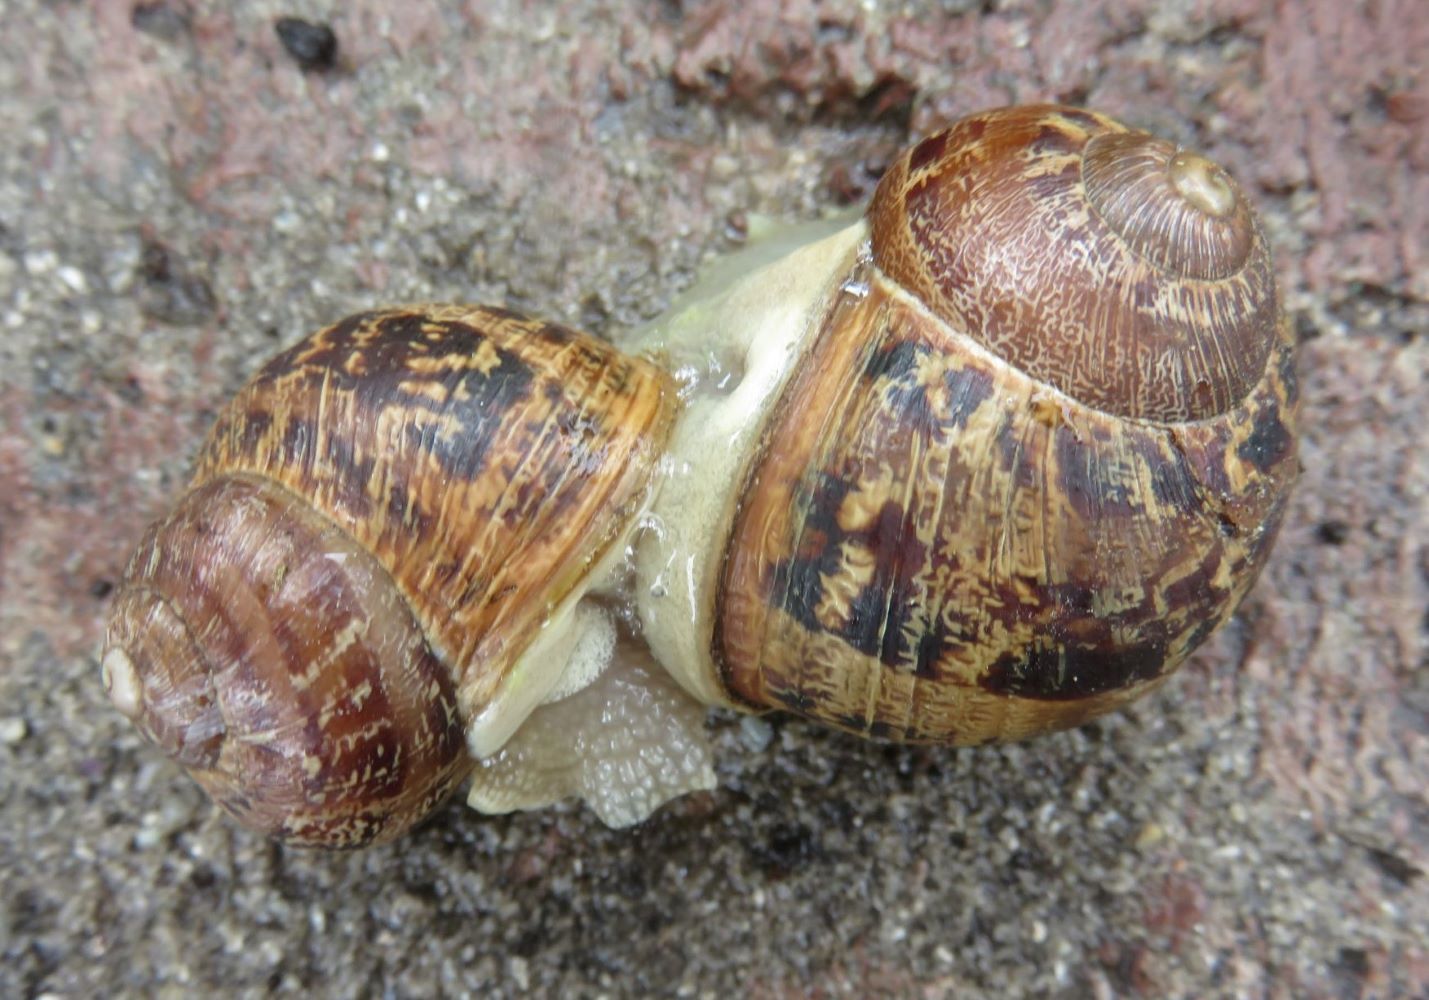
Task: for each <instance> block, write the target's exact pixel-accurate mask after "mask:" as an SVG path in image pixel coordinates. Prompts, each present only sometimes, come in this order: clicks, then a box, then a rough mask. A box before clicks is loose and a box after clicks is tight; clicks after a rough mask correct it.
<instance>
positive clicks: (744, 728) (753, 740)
mask: <svg viewBox="0 0 1429 1000" xmlns="http://www.w3.org/2000/svg"><path fill="white" fill-rule="evenodd" d="M773 739H774V727H773V726H771V725H770V724H769V723H767V722H765V721H764V720H763V719H761V718H759V717H758V716H757V715H746V716H745V717H744V718H742V719H740V720H739V741H740V742H741V743H743V744H744V745H745V746H746V747H748V748H749V749H750V750H751V751H753V752H754V753H762V752H763V751H764V750H765V749H767V748H768V746H769V744H770V742H772V741H773Z"/></svg>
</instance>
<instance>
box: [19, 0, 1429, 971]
mask: <svg viewBox="0 0 1429 1000" xmlns="http://www.w3.org/2000/svg"><path fill="white" fill-rule="evenodd" d="M890 6H891V7H892V8H893V9H890V10H884V9H880V5H878V4H876V3H872V2H868V3H855V2H851V0H830V2H826V3H813V2H812V0H804V2H800V0H786V2H774V0H763V2H756V3H736V2H734V0H728V2H719V0H714V2H691V3H685V4H680V3H672V2H651V3H629V4H625V3H616V2H606V3H599V2H579V3H577V2H557V3H552V4H549V5H544V6H543V5H538V4H522V3H516V2H512V0H506V2H497V3H476V2H469V3H464V4H463V3H450V4H438V3H432V2H413V3H405V4H386V3H381V2H376V0H360V2H354V3H347V4H322V3H316V2H306V0H294V2H292V3H288V4H281V5H280V4H275V3H270V2H255V3H249V4H241V5H240V4H234V5H227V4H219V3H198V2H195V3H184V2H179V0H169V2H162V0H161V2H153V3H133V2H128V0H125V2H115V0H93V2H90V3H76V2H40V0H0V28H3V30H0V135H3V136H4V141H3V143H0V424H3V427H0V598H3V600H0V879H3V888H2V889H0V995H3V996H7V997H9V996H26V995H36V994H49V995H53V996H89V995H100V994H105V995H144V996H150V995H172V996H184V995H190V994H195V993H223V994H227V993H230V992H231V993H235V994H238V995H260V994H264V993H267V992H269V991H274V990H276V991H281V992H298V991H300V990H301V991H303V992H309V991H311V992H315V993H317V994H321V995H332V996H340V997H346V996H353V997H357V996H378V995H382V996H428V995H436V994H438V993H447V994H453V995H457V994H472V995H482V996H487V995H490V996H518V995H531V996H611V997H619V996H639V995H667V996H668V995H679V996H709V997H730V996H751V997H785V996H789V997H801V996H817V997H834V996H850V997H877V996H912V997H943V996H957V997H1001V996H1038V997H1041V996H1058V997H1061V996H1065V997H1082V996H1097V997H1113V996H1116V997H1122V996H1146V997H1205V996H1247V997H1347V996H1364V997H1371V996H1372V997H1390V996H1402V997H1409V996H1424V995H1425V994H1426V992H1429V944H1426V941H1429V894H1426V892H1425V880H1424V877H1423V873H1424V871H1425V868H1426V865H1429V837H1426V833H1425V831H1426V828H1429V809H1426V795H1425V787H1426V778H1425V775H1426V771H1429V736H1426V730H1427V729H1429V685H1427V684H1426V676H1429V671H1426V650H1429V645H1426V630H1429V621H1426V606H1429V461H1426V458H1425V456H1424V448H1423V444H1422V442H1423V436H1422V435H1423V433H1424V426H1425V419H1426V416H1429V376H1426V371H1429V304H1426V302H1427V301H1429V246H1426V243H1429V238H1426V234H1427V233H1429V79H1426V70H1425V63H1424V59H1423V54H1424V53H1425V52H1426V51H1429V27H1426V19H1425V18H1424V17H1423V16H1422V15H1423V11H1422V9H1421V10H1418V11H1417V13H1416V11H1415V9H1414V8H1415V6H1416V4H1415V3H1414V0H1398V2H1396V0H1387V2H1384V3H1380V4H1375V5H1351V4H1342V3H1340V2H1339V0H1306V2H1303V3H1299V4H1295V3H1288V2H1287V3H1281V4H1277V5H1269V4H1262V3H1257V2H1254V0H1197V2H1190V0H1186V2H1177V3H1173V4H1170V5H1152V4H1149V3H1132V4H1122V3H1116V2H1110V0H1108V2H1106V3H1091V4H1076V5H1073V4H1067V5H1050V4H1045V3H1041V2H1017V0H1013V2H1008V3H998V4H975V3H961V2H957V0H949V2H944V3H940V4H939V3H908V4H898V5H890ZM283 15H300V16H306V17H309V18H312V19H315V20H327V21H329V22H330V23H331V25H332V26H333V28H334V29H335V31H336V33H337V36H338V39H339V42H340V54H339V59H338V64H337V65H336V66H335V67H333V68H332V69H331V70H329V71H326V72H322V71H316V72H303V71H302V70H301V69H300V68H299V66H298V65H297V64H296V63H295V62H294V60H293V58H292V57H291V56H290V55H289V54H288V53H286V52H285V51H284V50H283V48H282V47H281V45H280V44H279V42H278V40H277V38H276V37H275V34H274V30H273V20H274V19H275V18H277V17H279V16H283ZM1038 99H1060V100H1069V101H1075V102H1079V103H1085V104H1088V105H1091V106H1095V107H1098V108H1101V109H1103V110H1106V111H1108V112H1110V113H1112V114H1115V115H1117V116H1120V117H1122V118H1124V119H1126V120H1129V121H1131V122H1133V123H1136V124H1140V125H1144V126H1147V127H1150V128H1152V129H1154V130H1156V131H1159V132H1161V133H1163V134H1166V135H1168V136H1170V137H1172V138H1175V139H1177V140H1181V141H1184V142H1187V143H1190V144H1193V145H1195V146H1198V147H1200V148H1201V149H1203V150H1204V151H1205V152H1207V153H1209V154H1210V155H1212V156H1213V157H1215V158H1217V159H1219V160H1221V161H1222V162H1224V163H1225V164H1226V165H1227V166H1228V167H1230V168H1231V170H1232V171H1233V172H1234V173H1235V174H1236V175H1237V176H1239V177H1240V178H1242V179H1243V181H1244V182H1245V184H1246V187H1247V189H1248V190H1249V191H1250V192H1251V193H1252V194H1253V196H1254V197H1255V199H1256V201H1257V202H1258V204H1259V205H1260V206H1261V208H1262V210H1263V212H1264V216H1265V219H1266V224H1267V228H1268V231H1269V233H1270V236H1271V238H1272V241H1273V243H1274V244H1275V247H1276V252H1277V255H1278V262H1279V266H1280V273H1281V279H1282V293H1283V296H1284V299H1285V303H1286V307H1287V309H1288V311H1289V313H1290V315H1291V316H1292V318H1293V321H1294V324H1295V328H1296V330H1297V331H1298V333H1299V335H1300V338H1301V340H1302V343H1303V350H1302V359H1301V371H1302V374H1303V377H1304V383H1305V399H1306V404H1305V410H1304V419H1303V424H1304V430H1305V439H1304V445H1303V462H1304V466H1305V473H1304V477H1303V480H1302V483H1301V486H1300V489H1299V493H1298V495H1297V498H1296V500H1295V502H1294V505H1293V508H1292V510H1291V513H1290V517H1289V520H1288V523H1287V524H1286V526H1285V529H1284V531H1283V534H1282V537H1281V539H1280V543H1279V546H1278V548H1277V550H1276V553H1275V556H1274V558H1273V561H1272V563H1271V565H1270V567H1269V568H1268V570H1267V571H1266V573H1265V574H1264V576H1263V578H1262V580H1261V582H1260V584H1259V586H1258V588H1257V589H1256V591H1255V592H1254V594H1253V596H1252V597H1251V599H1250V601H1249V602H1248V603H1247V605H1246V606H1245V608H1244V609H1243V611H1242V612H1241V614H1240V615H1239V616H1238V617H1237V618H1236V620H1235V622H1234V624H1233V625H1232V626H1231V627H1230V628H1229V629H1227V630H1226V631H1225V632H1224V633H1223V634H1221V635H1219V636H1218V637H1217V638H1216V639H1214V640H1213V641H1212V642H1211V643H1210V644H1209V646H1208V647H1207V648H1206V649H1205V650H1204V651H1202V652H1201V653H1200V654H1198V655H1197V656H1196V657H1195V658H1194V659H1193V661H1192V662H1191V663H1190V664H1189V665H1187V666H1186V667H1185V668H1184V670H1183V671H1182V673H1181V674H1180V676H1179V677H1178V678H1176V679H1175V680H1174V681H1173V682H1172V683H1171V684H1170V685H1169V686H1168V687H1167V688H1166V689H1165V690H1164V691H1163V692H1162V693H1161V694H1160V695H1159V696H1158V697H1155V698H1153V699H1152V700H1150V701H1149V702H1146V703H1143V704H1140V705H1138V706H1136V707H1135V708H1133V709H1132V710H1131V711H1129V712H1126V713H1124V714H1122V715H1118V716H1116V717H1114V718H1109V719H1107V720H1106V721H1104V722H1102V723H1100V724H1097V725H1094V726H1089V727H1087V728H1085V729H1082V730H1079V731H1076V732H1071V733H1065V734H1062V735H1058V736H1054V737H1051V738H1047V739H1043V740H1041V741H1038V742H1035V743H1031V744H1028V745H1023V746H1013V747H1006V748H1000V749H984V750H975V751H937V750H911V749H900V748H896V747H888V746H878V745H871V744H865V743H861V742H859V741H857V740H854V739H851V738H846V737H843V736H839V735H833V734H830V733H826V732H821V731H818V730H816V729H815V728H813V727H811V726H808V725H804V724H800V723H797V722H793V721H788V720H784V719H780V718H770V719H768V720H766V721H765V722H763V723H760V724H755V725H753V726H747V725H741V724H740V723H739V721H738V720H736V719H733V718H730V717H725V716H717V717H715V718H714V719H713V720H712V722H711V726H712V729H713V732H714V734H715V738H716V740H717V743H718V748H719V754H720V766H719V772H720V789H719V790H718V791H717V792H714V793H711V794H706V795H702V796H695V797H691V798H688V799H685V800H683V801H680V802H677V803H674V804H672V805H670V806H669V807H667V808H665V809H663V810H662V811H661V812H659V813H658V814H657V815H656V816H655V817H654V818H653V819H651V820H650V821H649V822H647V823H645V824H644V825H642V826H640V827H638V828H636V829H634V830H629V831H624V832H614V831H610V830H607V829H604V828H603V827H601V826H600V825H599V824H598V822H597V821H596V820H595V819H594V818H593V817H592V816H591V815H590V814H589V813H588V812H586V811H585V810H583V809H581V808H576V807H567V808H558V809H552V810H549V811H546V812H541V813H533V814H526V815H517V816H511V817H505V818H497V819H490V818H482V817H480V816H478V815H476V814H474V813H471V812H470V811H468V810H466V809H465V808H464V807H462V806H461V805H459V804H453V805H451V806H450V807H449V808H447V809H445V810H444V811H442V812H441V813H440V815H439V816H438V817H437V818H436V819H435V820H434V821H432V822H431V823H429V824H428V825H426V826H425V827H423V828H421V829H420V830H419V831H417V832H416V833H415V834H414V835H412V836H410V837H408V838H407V839H405V840H403V841H401V842H400V843H396V844H393V845H390V846H386V847H382V848H378V849H374V850H370V851H367V852H363V853H355V854H344V855H335V856H334V855H325V854H319V853H311V852H306V853H305V852H301V851H292V850H285V849H283V848H280V847H277V846H274V845H273V844H270V843H267V842H265V841H263V840H261V839H259V838H257V837H255V836H252V835H250V834H248V833H245V832H243V831H241V830H238V829H236V828H235V827H234V826H233V825H232V824H231V823H229V822H228V821H226V820H225V819H224V818H223V817H222V816H221V815H218V814H217V813H216V811H215V810H214V808H213V807H212V806H211V805H210V804H209V803H208V802H207V801H206V800H205V799H204V797H203V796H202V795H201V794H200V793H199V791H198V790H197V788H196V787H194V786H193V785H192V784H191V783H190V782H189V781H188V780H187V779H186V778H184V776H183V775H182V774H181V773H180V772H179V771H178V770H177V769H176V768H175V767H174V766H171V765H170V764H168V763H166V762H164V761H162V760H160V759H159V757H158V755H157V754H156V753H155V752H154V751H152V750H151V749H149V748H148V747H146V746H145V745H143V744H142V743H141V742H140V740H139V738H138V737H137V736H136V735H135V734H134V732H133V731H132V730H131V729H130V728H129V726H128V725H127V724H126V723H125V722H124V721H123V720H122V719H121V718H120V717H119V716H118V715H117V714H116V713H115V712H114V711H113V710H112V709H111V708H110V707H109V706H108V704H107V702H106V700H105V697H104V693H103V690H102V688H101V685H100V682H99V670H98V666H97V663H96V650H97V645H98V640H99V636H100V630H101V622H102V618H103V614H104V611H105V606H106V597H107V595H108V593H109V591H110V590H111V588H112V586H113V584H114V581H115V580H116V579H117V576H118V574H119V573H120V571H121V568H122V566H123V562H124V559H125V558H126V556H127V552H128V549H129V547H130V546H131V545H132V544H133V543H134V541H135V540H136V539H137V537H138V535H139V533H140V531H141V530H142V528H143V526H144V524H145V523H146V522H147V521H149V520H150V519H151V518H153V517H155V516H157V515H158V514H159V512H160V511H161V510H162V509H163V508H164V507H165V505H166V504H167V503H168V502H169V501H170V500H171V499H172V498H173V497H174V496H175V493H176V491H177V490H178V489H179V487H180V485H181V484H182V481H183V479H184V476H185V472H186V468H187V465H188V462H189V460H190V458H191V456H192V455H193V453H194V450H195V448H196V447H197V443H198V441H199V439H200V436H201V434H202V433H203V431H204V430H205V428H206V426H207V424H208V422H209V421H210V420H211V419H212V416H213V414H214V412H215V409H216V408H217V407H218V406H220V405H221V403H222V401H223V400H224V398H225V397H226V396H227V395H228V394H229V393H230V392H232V391H233V390H234V389H235V388H236V387H237V386H238V385H239V384H240V383H241V382H242V380H243V379H244V378H245V377H246V376H247V375H248V374H249V373H250V372H251V371H253V369H254V368H255V367H256V366H257V365H258V364H259V362H260V360H261V359H262V358H263V357H264V356H265V355H267V354H268V353H270V352H272V351H273V350H274V349H275V348H276V347H277V346H278V345H280V344H285V343H288V342H291V341H292V340H294V339H296V338H297V337H299V336H301V335H302V334H304V333H305V332H307V331H308V330H310V329H312V328H314V327H315V326H317V325H319V324H320V323H322V322H324V321H327V320H331V319H334V318H337V317H339V316H342V315H345V314H347V313H350V312H353V311H356V310H358V309H361V308H366V307H369V306H372V305H376V304H381V303H392V302H404V301H413V300H429V299H445V300H480V301H489V302H496V303H505V304H508V305H510V306H513V307H517V308H524V309H529V310H532V311H536V312H539V313H542V314H545V315H549V316H552V317H554V318H558V319H561V320H564V321H567V322H570V323H573V324H577V325H581V326H584V327H587V328H590V329H592V330H594V331H595V332H597V333H603V332H607V331H610V330H612V329H615V328H617V327H619V326H622V325H625V324H629V323H632V322H635V321H638V320H639V319H641V318H644V317H647V316H649V315H651V314H653V313H654V312H656V311H658V310H659V309H660V308H661V307H662V306H663V305H664V304H665V303H667V302H668V301H669V299H670V298H671V296H672V295H673V294H675V293H676V292H677V291H678V290H679V289H680V288H681V287H683V286H684V285H686V284H687V283H688V282H689V281H690V279H691V275H692V273H693V271H694V269H695V268H696V267H697V265H698V264H699V263H700V261H701V260H703V259H704V258H705V257H706V256H708V255H711V254H713V253H716V252H718V251H721V250H724V249H727V248H729V247H732V246H734V245H736V244H737V243H738V242H739V240H740V239H741V236H742V234H743V233H744V232H745V231H746V229H747V227H748V225H749V219H750V218H751V217H752V216H754V215H755V214H759V215H765V216H771V217H775V218H788V219H794V218H811V217H814V216H816V215H817V214H818V213H820V212H821V211H824V210H827V209H829V208H830V207H833V206H837V205H841V204H846V203H849V202H851V201H854V200H856V199H859V198H862V197H863V196H864V195H865V194H866V193H867V192H868V191H869V190H870V185H871V184H872V182H873V180H874V179H875V178H876V176H877V174H878V171H879V169H880V168H881V167H882V165H883V164H885V163H887V162H888V160H889V158H890V157H891V156H892V155H893V154H894V151H895V150H896V149H897V148H898V147H899V146H900V145H901V144H902V143H904V142H905V141H906V140H907V139H908V138H909V137H910V136H912V135H915V134H919V133H923V132H926V131H927V130H929V129H931V128H934V127H936V126H937V125H938V124H939V123H940V122H944V121H947V120H949V119H951V118H953V117H956V116H958V115H960V114H962V113H965V112H967V111H970V110H974V109H977V108H981V107H984V106H988V105H992V104H1002V103H1007V102H1010V101H1030V100H1038Z"/></svg>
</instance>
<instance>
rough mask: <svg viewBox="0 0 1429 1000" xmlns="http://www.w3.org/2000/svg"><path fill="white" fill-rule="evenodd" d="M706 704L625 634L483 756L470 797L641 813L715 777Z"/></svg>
mask: <svg viewBox="0 0 1429 1000" xmlns="http://www.w3.org/2000/svg"><path fill="white" fill-rule="evenodd" d="M705 714H706V710H705V708H704V706H703V705H701V704H700V703H699V702H697V701H695V699H693V698H691V697H690V696H689V695H688V694H686V693H685V692H684V691H683V690H681V688H680V687H679V685H678V684H676V683H675V682H674V681H673V680H671V679H670V677H669V675H668V674H666V673H665V671H664V670H662V669H660V668H659V667H658V666H657V665H655V664H654V663H653V662H652V661H651V660H650V658H649V654H648V653H646V652H645V651H644V650H642V649H641V648H640V647H639V646H638V645H637V644H635V643H633V642H631V641H629V640H626V639H623V640H621V642H620V644H619V646H618V648H617V649H616V651H615V657H614V661H613V662H612V663H611V665H610V667H609V668H608V669H607V670H605V671H604V672H603V673H602V674H601V675H600V676H599V677H598V678H597V679H596V680H595V681H593V682H592V683H591V684H589V685H588V686H586V687H584V688H582V689H581V690H579V691H577V692H575V693H574V694H572V695H570V696H569V697H567V698H563V699H561V700H559V701H554V702H551V703H549V704H546V705H542V706H541V707H539V708H537V709H536V710H535V711H534V712H533V713H532V714H531V716H530V717H529V718H528V719H527V720H526V721H525V723H524V724H523V725H522V726H521V728H520V729H518V730H517V731H516V733H515V735H514V736H512V738H511V739H510V740H509V741H508V742H507V743H506V745H505V746H503V747H502V748H501V749H500V750H499V751H497V752H496V753H495V754H494V755H492V756H490V757H487V758H486V759H484V760H482V761H480V762H479V763H478V765H477V768H476V771H475V773H474V774H473V776H472V782H471V790H470V792H469V793H468V795H467V804H468V805H469V806H471V807H472V808H473V809H476V810H477V811H479V812H484V813H506V812H513V811H515V810H517V809H539V808H541V807H543V806H548V805H551V804H552V803H555V802H558V801H560V800H561V799H566V798H572V797H575V798H579V799H581V800H583V801H584V802H585V803H586V804H587V805H589V806H590V807H591V809H592V810H593V811H594V812H595V814H596V815H597V816H598V817H599V818H600V820H601V822H603V823H605V824H606V825H607V826H611V827H624V826H630V825H632V824H634V823H639V822H640V821H641V820H643V819H645V818H646V817H648V816H649V815H650V814H651V813H653V812H654V811H655V810H656V809H658V808H659V807H660V806H661V805H663V804H664V803H666V802H668V801H669V800H670V799H673V798H675V797H677V796H680V795H684V794H686V793H688V792H697V791H708V790H709V789H712V788H714V787H715V773H714V756H713V753H712V751H711V748H710V743H709V738H708V736H707V735H706V733H705Z"/></svg>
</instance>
